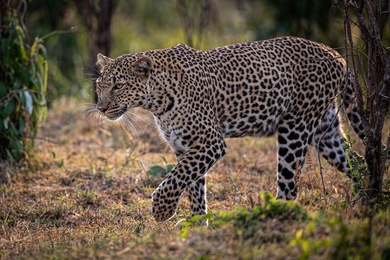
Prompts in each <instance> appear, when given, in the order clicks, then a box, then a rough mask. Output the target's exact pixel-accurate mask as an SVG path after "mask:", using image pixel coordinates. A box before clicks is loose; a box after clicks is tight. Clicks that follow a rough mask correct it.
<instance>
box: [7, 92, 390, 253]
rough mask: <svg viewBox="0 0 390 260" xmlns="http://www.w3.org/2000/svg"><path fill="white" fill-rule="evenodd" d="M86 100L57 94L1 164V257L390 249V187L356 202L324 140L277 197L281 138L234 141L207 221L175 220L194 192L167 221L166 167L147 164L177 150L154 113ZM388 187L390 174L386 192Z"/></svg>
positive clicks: (215, 176)
mask: <svg viewBox="0 0 390 260" xmlns="http://www.w3.org/2000/svg"><path fill="white" fill-rule="evenodd" d="M81 108H82V106H81V105H79V103H77V102H75V101H74V100H68V99H63V100H61V101H58V102H55V103H54V104H53V107H52V108H51V109H50V110H49V113H48V117H47V120H46V121H45V123H43V124H42V126H41V128H40V130H39V133H38V137H39V138H38V139H37V142H36V150H35V152H34V153H33V154H32V155H31V156H30V157H29V160H28V161H27V162H26V163H22V164H18V165H17V166H10V165H9V164H7V163H2V165H0V166H1V167H0V168H1V170H0V198H1V199H0V220H1V229H0V257H1V258H2V259H19V258H22V259H23V258H27V259H31V258H33V259H42V258H71V259H72V258H74V259H80V258H119V259H130V258H131V259H137V258H138V259H156V258H157V259H175V258H182V259H193V258H206V259H207V258H210V259H219V258H226V259H238V258H241V259H263V258H275V259H282V258H283V259H296V258H298V257H302V258H306V257H320V258H340V257H341V258H342V257H357V258H367V257H369V258H375V259H380V258H383V259H385V258H388V257H390V246H389V245H390V225H389V223H390V210H389V207H388V205H389V204H390V203H389V201H388V196H387V197H385V198H384V202H383V203H382V204H381V205H378V207H377V208H376V209H377V210H376V211H373V210H371V208H368V207H366V206H364V205H362V203H361V200H358V201H357V202H356V203H353V202H354V201H355V200H356V197H355V196H354V195H353V194H352V185H351V182H350V181H349V180H348V179H347V178H346V177H344V176H342V174H340V173H339V172H337V171H336V170H335V169H333V168H331V167H330V166H328V165H327V164H326V163H325V162H322V163H321V164H322V166H323V167H324V169H323V171H322V174H323V178H324V186H325V191H324V189H323V185H322V182H321V175H320V173H321V171H320V167H319V163H318V158H317V154H316V153H315V152H314V150H310V152H309V157H308V159H307V163H306V166H305V169H304V171H303V173H302V175H301V177H300V179H299V181H298V185H299V198H298V199H297V201H296V202H288V203H287V202H285V201H279V200H278V201H276V200H274V198H273V197H272V194H275V191H276V140H275V139H274V138H267V139H255V138H243V139H231V140H228V142H227V143H228V147H229V151H228V154H227V155H226V156H225V158H224V159H223V160H222V161H220V162H219V163H217V165H216V166H215V167H214V168H213V169H212V170H211V171H210V173H209V174H208V176H207V182H208V184H207V191H208V195H207V198H208V204H209V212H210V214H209V215H208V216H206V217H205V219H206V218H207V219H208V220H209V223H210V224H209V226H208V227H204V226H197V224H196V223H197V221H196V220H194V221H193V222H189V221H184V222H183V223H182V224H181V225H176V223H177V222H178V221H180V220H181V219H184V218H186V217H187V216H188V214H189V204H188V201H187V199H186V198H185V197H183V199H182V202H181V204H180V207H179V211H178V215H177V216H176V217H174V218H173V219H171V220H169V221H167V222H164V223H157V222H155V221H154V220H153V217H152V216H151V194H152V192H153V190H154V189H155V188H156V187H157V186H158V184H159V183H160V182H161V180H162V178H163V177H162V175H161V174H155V175H153V174H148V170H149V169H150V168H151V167H153V166H156V165H159V166H162V167H165V166H167V165H169V164H175V157H174V155H173V153H172V152H171V150H170V148H169V147H168V146H167V145H166V144H164V143H163V141H162V140H161V139H160V138H159V135H158V132H157V130H156V128H155V127H154V124H153V119H152V118H151V117H150V115H148V114H147V113H146V112H143V111H135V112H134V113H135V114H136V116H134V128H135V129H133V130H132V131H129V130H128V129H126V128H123V127H121V125H120V124H110V123H108V122H104V121H99V120H97V119H96V118H95V117H90V118H89V119H87V118H84V117H83V114H84V113H83V109H81ZM355 148H356V149H357V150H360V151H363V150H362V147H361V145H360V144H359V143H358V142H357V145H356V146H355ZM389 186H390V183H389V181H388V173H386V176H385V183H384V190H385V191H386V192H387V193H386V194H387V195H388V192H389ZM324 192H325V193H324ZM324 194H325V195H324ZM386 201H387V202H386Z"/></svg>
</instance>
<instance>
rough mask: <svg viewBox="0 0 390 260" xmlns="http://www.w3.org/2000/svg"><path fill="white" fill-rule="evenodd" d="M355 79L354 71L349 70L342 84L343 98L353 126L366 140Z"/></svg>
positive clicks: (362, 138) (361, 138)
mask: <svg viewBox="0 0 390 260" xmlns="http://www.w3.org/2000/svg"><path fill="white" fill-rule="evenodd" d="M354 81H355V78H354V74H353V72H352V71H351V70H347V72H346V75H345V78H344V84H343V85H342V88H343V89H341V98H342V104H343V106H344V110H345V113H346V115H347V118H348V120H349V123H350V125H351V127H352V128H353V130H354V131H355V133H356V134H357V135H358V137H359V138H360V140H362V142H364V140H365V139H366V134H365V133H364V127H363V121H362V118H361V116H360V114H359V112H358V107H357V103H356V95H355V88H354Z"/></svg>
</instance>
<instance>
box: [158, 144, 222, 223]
mask: <svg viewBox="0 0 390 260" xmlns="http://www.w3.org/2000/svg"><path fill="white" fill-rule="evenodd" d="M225 154H226V144H225V142H224V141H223V139H222V137H221V138H219V139H218V141H215V142H213V143H212V145H209V146H206V145H196V146H194V147H192V148H191V149H190V150H189V151H188V152H187V153H186V154H185V155H184V157H183V158H182V159H181V160H180V161H179V163H178V164H177V165H176V166H175V167H174V168H173V170H172V171H171V172H170V173H169V174H168V175H167V176H166V178H165V180H164V181H163V182H162V183H161V184H160V185H159V186H158V188H157V189H156V191H155V192H154V193H153V195H152V199H153V202H152V214H153V216H154V218H155V219H156V221H165V220H168V219H169V218H171V217H172V216H174V215H175V213H176V210H177V207H178V205H179V201H180V197H181V194H182V193H183V191H184V190H185V189H186V188H187V187H189V188H190V192H191V190H193V191H194V188H193V187H195V186H198V188H200V189H202V191H203V193H202V191H200V190H199V192H192V194H193V197H194V196H198V197H197V199H194V200H192V201H191V215H198V214H205V213H206V207H205V206H206V205H205V203H206V201H205V194H204V182H203V185H200V186H199V184H198V183H200V184H201V182H199V181H200V180H201V179H202V178H204V175H205V174H206V173H207V171H208V170H209V169H210V168H211V167H212V166H213V165H214V164H215V163H216V162H217V161H218V160H219V159H221V158H222V157H223V156H224V155H225ZM195 190H196V189H195ZM202 195H203V196H202ZM194 198H195V197H194ZM197 202H198V204H200V205H196V204H194V203H197ZM199 202H200V203H199ZM203 204H204V207H203V206H201V205H203ZM200 206H201V207H200Z"/></svg>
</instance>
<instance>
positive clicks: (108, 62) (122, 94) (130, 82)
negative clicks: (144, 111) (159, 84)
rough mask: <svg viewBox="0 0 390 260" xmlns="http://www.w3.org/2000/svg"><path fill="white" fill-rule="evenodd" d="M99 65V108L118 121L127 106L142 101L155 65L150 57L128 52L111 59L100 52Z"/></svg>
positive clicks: (128, 107) (97, 87) (97, 84)
mask: <svg viewBox="0 0 390 260" xmlns="http://www.w3.org/2000/svg"><path fill="white" fill-rule="evenodd" d="M97 65H99V66H100V76H99V78H98V79H97V80H96V93H97V96H98V103H97V105H96V108H97V110H99V112H100V113H101V114H102V115H103V116H105V117H106V118H107V119H109V120H112V121H115V120H118V119H120V118H121V117H122V115H123V114H125V113H126V111H127V110H128V109H130V108H135V107H140V106H142V105H143V102H144V101H145V98H146V96H147V91H148V90H147V86H148V79H149V77H150V73H151V70H152V67H153V61H152V59H151V58H150V57H146V56H142V57H139V56H135V55H130V54H129V55H123V56H120V57H118V58H116V59H111V58H109V57H106V56H104V55H102V54H100V53H99V54H98V55H97Z"/></svg>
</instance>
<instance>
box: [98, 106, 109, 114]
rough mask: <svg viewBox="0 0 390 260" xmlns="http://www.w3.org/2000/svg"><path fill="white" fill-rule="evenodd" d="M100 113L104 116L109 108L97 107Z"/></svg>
mask: <svg viewBox="0 0 390 260" xmlns="http://www.w3.org/2000/svg"><path fill="white" fill-rule="evenodd" d="M96 108H97V109H98V110H99V111H100V112H102V113H103V114H104V112H106V111H107V109H108V107H103V106H97V107H96Z"/></svg>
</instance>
